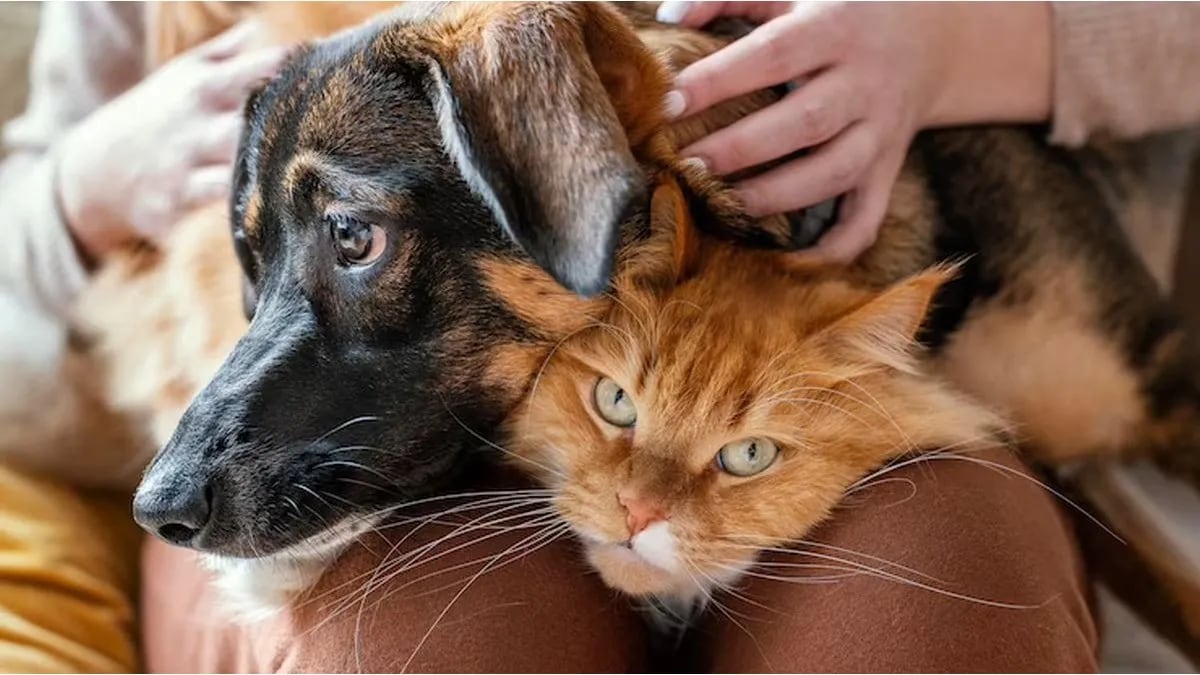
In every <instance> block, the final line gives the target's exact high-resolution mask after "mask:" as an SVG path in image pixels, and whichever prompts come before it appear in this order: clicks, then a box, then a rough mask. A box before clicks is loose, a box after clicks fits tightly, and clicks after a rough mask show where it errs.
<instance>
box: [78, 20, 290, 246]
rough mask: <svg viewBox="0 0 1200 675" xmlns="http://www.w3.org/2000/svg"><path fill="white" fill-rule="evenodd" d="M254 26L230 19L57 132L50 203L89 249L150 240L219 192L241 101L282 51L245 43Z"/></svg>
mask: <svg viewBox="0 0 1200 675" xmlns="http://www.w3.org/2000/svg"><path fill="white" fill-rule="evenodd" d="M259 30H260V29H259V27H257V26H256V25H255V24H252V23H243V24H239V25H237V26H235V27H233V28H231V29H230V30H228V31H226V32H225V33H223V34H221V35H219V36H217V37H215V38H213V39H212V40H210V41H208V42H206V43H204V44H202V45H200V46H198V47H196V48H194V49H192V50H191V51H189V52H186V53H184V54H182V55H180V56H179V57H177V58H175V59H172V60H171V61H169V62H168V63H166V64H165V65H163V66H162V67H161V68H159V69H158V70H156V71H155V72H153V73H152V74H150V76H149V77H147V78H146V79H145V80H143V81H142V82H140V83H139V84H137V85H136V86H134V87H133V88H131V89H130V90H129V91H127V92H125V93H124V94H122V95H121V96H119V97H117V98H116V99H113V100H112V101H111V102H109V103H108V104H106V105H105V106H103V107H102V108H100V109H98V110H97V111H95V112H94V113H92V114H91V115H90V116H89V117H87V118H86V119H84V120H83V121H82V122H81V123H80V124H79V125H78V126H77V127H76V128H75V129H73V130H72V131H71V133H70V135H68V136H67V138H66V139H64V141H63V147H62V151H61V155H60V163H59V166H58V178H57V190H58V196H59V203H60V204H61V206H62V210H63V216H64V218H65V219H66V221H67V224H68V227H70V229H71V230H72V232H73V234H74V235H75V238H76V240H77V241H78V242H79V243H80V245H81V247H82V248H83V249H84V251H85V252H86V253H87V254H88V255H90V256H92V257H101V256H103V255H104V254H105V253H106V252H108V251H110V250H112V249H113V248H114V247H116V246H119V245H121V244H123V243H126V242H129V241H132V240H148V241H159V240H161V238H162V237H163V236H164V235H165V234H166V233H167V232H168V231H169V230H170V227H171V226H172V225H173V224H174V223H176V222H177V221H178V220H179V219H180V217H181V216H182V215H183V214H184V213H186V212H188V211H189V210H191V209H194V208H196V207H198V206H201V205H204V204H208V203H211V202H213V201H215V200H219V199H222V198H224V197H225V196H227V195H228V193H229V187H230V180H231V178H232V174H233V158H234V154H235V153H236V150H237V142H238V137H239V134H240V133H241V126H242V118H241V107H242V105H243V102H244V100H245V98H246V96H247V94H248V92H249V90H250V88H251V87H252V86H253V85H254V83H256V82H257V81H259V80H262V79H263V78H267V77H270V76H271V75H273V74H274V73H275V72H276V70H277V68H278V66H279V64H280V62H281V61H282V59H283V57H284V54H285V49H284V48H282V47H272V48H253V47H252V43H253V40H254V38H255V37H256V35H257V32H258V31H259Z"/></svg>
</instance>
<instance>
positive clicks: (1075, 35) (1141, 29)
mask: <svg viewBox="0 0 1200 675" xmlns="http://www.w3.org/2000/svg"><path fill="white" fill-rule="evenodd" d="M1052 4H1053V8H1054V10H1053V11H1054V120H1053V130H1052V132H1051V141H1053V142H1055V143H1061V144H1064V145H1071V146H1078V145H1083V144H1084V143H1086V142H1087V141H1088V139H1089V138H1090V137H1091V136H1092V135H1094V134H1100V133H1106V134H1109V135H1112V136H1115V137H1117V138H1133V137H1138V136H1144V135H1147V134H1150V133H1154V132H1159V131H1173V130H1177V129H1180V128H1183V127H1189V126H1194V125H1197V124H1200V4H1196V3H1161V2H1147V3H1142V2H1055V3H1052Z"/></svg>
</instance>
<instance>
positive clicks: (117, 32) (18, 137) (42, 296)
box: [0, 2, 145, 317]
mask: <svg viewBox="0 0 1200 675" xmlns="http://www.w3.org/2000/svg"><path fill="white" fill-rule="evenodd" d="M139 4H140V3H128V4H124V3H107V2H102V3H57V2H50V3H46V4H44V5H43V6H42V15H41V19H40V22H39V24H40V25H39V29H38V36H37V40H36V42H35V44H34V48H33V55H32V58H31V62H30V84H29V101H28V104H27V106H26V109H25V111H24V112H23V113H22V114H21V115H20V116H18V117H17V118H15V119H14V120H12V121H11V122H10V123H9V124H8V125H6V126H5V128H4V150H5V154H6V156H5V159H4V161H3V163H2V164H0V204H3V205H4V228H5V230H6V233H7V235H8V237H7V242H6V244H5V245H4V246H3V247H0V289H7V290H8V291H9V292H15V293H17V294H19V295H22V296H25V297H28V298H31V299H33V300H34V301H36V302H37V303H38V304H39V305H41V306H43V307H44V308H46V309H48V310H50V311H51V312H53V313H54V314H56V315H57V316H60V317H65V316H66V314H67V309H68V307H69V305H70V303H71V301H72V299H73V298H74V296H75V294H76V293H78V291H79V290H80V289H81V288H82V287H83V285H84V283H86V279H87V275H86V271H85V268H84V264H83V261H82V260H81V258H80V255H79V252H78V250H77V248H76V245H75V241H74V239H73V238H72V236H71V233H70V229H69V228H68V226H67V223H66V222H65V221H64V220H63V217H62V214H61V212H60V210H59V207H58V201H57V200H58V197H57V194H58V192H57V190H56V188H55V172H56V170H57V157H58V154H59V150H60V148H61V146H62V144H63V139H64V138H65V137H66V136H68V135H69V134H70V132H71V129H72V128H73V127H74V126H75V125H76V124H78V123H79V121H81V120H82V119H84V118H85V117H87V115H88V114H90V113H91V112H92V111H93V110H95V109H96V108H98V107H100V106H101V105H103V104H104V103H105V102H107V101H109V100H111V99H112V98H114V97H116V96H117V95H119V94H120V93H121V92H123V91H124V90H125V89H127V88H129V87H130V86H132V85H133V84H135V83H136V82H137V81H138V80H140V79H141V77H142V76H143V74H144V70H145V65H144V64H145V60H144V56H143V53H144V52H143V32H144V31H143V20H142V8H141V7H140V6H139ZM81 140H82V139H81ZM84 142H86V141H84Z"/></svg>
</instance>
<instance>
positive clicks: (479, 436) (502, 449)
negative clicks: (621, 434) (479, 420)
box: [438, 395, 567, 480]
mask: <svg viewBox="0 0 1200 675" xmlns="http://www.w3.org/2000/svg"><path fill="white" fill-rule="evenodd" d="M438 399H439V400H441V402H442V407H444V408H445V409H446V412H447V413H449V414H450V417H452V418H454V421H455V422H456V423H458V425H459V426H461V427H462V428H463V430H465V431H466V432H467V433H469V434H471V435H472V436H474V437H475V439H476V440H478V441H479V442H481V443H484V444H486V445H487V446H488V447H489V448H492V449H493V450H499V451H500V452H502V453H504V454H505V455H508V456H510V457H515V458H516V459H518V460H519V461H522V462H528V463H529V464H532V465H534V466H536V467H538V468H540V469H542V470H544V471H546V472H547V473H549V474H552V475H555V476H558V477H559V478H561V479H563V480H566V478H567V477H566V476H565V475H563V473H562V472H561V471H558V470H556V469H554V468H552V467H549V466H545V465H543V464H539V463H538V462H536V461H534V460H532V459H530V458H528V457H524V456H522V455H520V454H518V453H515V452H513V451H512V450H509V449H508V448H506V447H504V446H502V445H500V444H498V443H496V442H494V441H492V440H491V439H488V438H484V436H483V435H482V434H479V433H477V432H476V431H475V430H474V429H472V428H471V427H469V426H467V423H466V422H464V421H462V418H460V417H459V416H458V415H457V414H455V412H454V411H453V410H451V409H450V406H449V405H448V404H447V403H446V400H445V399H443V398H441V396H440V395H439V396H438Z"/></svg>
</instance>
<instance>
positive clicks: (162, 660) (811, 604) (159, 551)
mask: <svg viewBox="0 0 1200 675" xmlns="http://www.w3.org/2000/svg"><path fill="white" fill-rule="evenodd" d="M981 457H984V456H981ZM985 458H986V459H988V460H990V461H994V462H999V463H1001V464H1002V465H1003V466H1006V467H1009V468H1014V467H1019V466H1020V465H1019V463H1018V462H1017V461H1016V460H1014V459H1013V458H1011V457H1007V456H1005V455H1003V454H1000V453H996V454H994V455H989V456H986V457H985ZM1020 470H1021V472H1022V475H1024V476H1028V474H1027V473H1026V472H1024V469H1020ZM887 477H888V478H889V479H890V480H887V481H882V482H879V483H877V484H876V485H874V486H872V487H870V488H867V489H865V490H862V491H860V492H858V493H856V494H855V495H853V496H852V497H851V498H850V499H849V500H848V501H847V503H846V504H844V505H843V506H842V507H840V508H839V510H838V512H837V513H836V514H835V516H834V518H833V519H832V520H831V521H830V522H829V523H827V524H826V525H825V526H823V527H821V528H820V529H819V531H818V532H816V533H815V534H814V536H813V538H812V539H813V541H815V542H817V543H816V544H810V545H801V546H798V547H797V548H796V551H798V553H792V554H787V555H778V556H776V557H774V558H773V559H772V562H774V563H782V564H772V565H767V566H764V567H762V568H761V569H760V571H759V572H760V573H761V574H764V575H768V576H779V577H793V576H794V577H796V580H773V579H766V578H752V579H750V580H749V581H748V583H746V584H744V585H742V586H741V587H739V588H738V590H737V594H736V596H734V595H726V596H718V598H717V601H718V603H719V605H720V606H719V607H715V606H714V607H712V608H710V610H709V611H708V612H707V614H706V615H705V617H704V618H703V619H702V621H701V622H700V624H699V625H698V626H697V628H696V629H695V630H694V632H693V635H692V639H689V640H687V641H685V642H684V648H685V649H686V652H687V653H685V654H680V655H678V656H677V657H676V658H677V659H678V662H679V663H686V664H687V665H688V667H689V668H692V669H696V670H718V671H724V670H737V671H768V670H780V671H796V670H808V671H843V670H857V671H889V670H904V671H932V670H951V671H979V670H988V671H993V672H1003V671H1014V670H1042V671H1060V670H1071V671H1088V670H1095V668H1096V663H1095V654H1096V651H1097V640H1098V638H1097V634H1096V629H1095V625H1094V622H1093V620H1092V617H1091V615H1090V613H1089V609H1088V606H1087V597H1086V594H1087V591H1086V584H1085V582H1084V572H1083V569H1082V565H1081V563H1080V561H1079V558H1078V554H1077V552H1076V549H1075V546H1074V543H1073V541H1072V537H1071V532H1070V528H1069V525H1068V524H1067V521H1066V519H1065V517H1064V516H1063V515H1062V513H1061V512H1060V510H1059V506H1058V505H1057V504H1055V502H1054V498H1053V497H1052V496H1051V495H1049V494H1048V493H1047V492H1046V491H1045V490H1043V489H1042V488H1040V487H1038V486H1037V485H1035V484H1034V483H1033V482H1031V481H1030V480H1027V479H1023V478H1020V477H1018V476H1016V475H1013V474H1012V473H1010V472H1003V471H999V470H996V469H995V468H992V467H988V466H982V465H979V464H977V463H970V462H968V461H966V460H962V459H943V460H936V461H932V462H924V463H920V464H916V465H914V466H910V467H907V468H904V469H900V470H897V471H895V472H892V473H890V474H888V476H887ZM474 516H478V513H475V514H472V516H471V517H474ZM464 517H465V516H464ZM468 519H469V518H468ZM459 522H460V523H461V522H463V521H462V520H460V521H459ZM514 522H515V519H512V520H508V521H505V524H509V525H511V524H513V523H514ZM539 522H545V521H544V520H543V521H539ZM479 524H480V523H479V522H477V523H476V525H477V526H478V525H479ZM450 527H451V526H449V525H437V526H433V525H425V526H422V527H421V528H420V529H418V530H417V531H416V532H415V533H413V532H412V527H411V526H409V528H408V530H406V532H407V533H409V534H408V537H407V538H404V536H403V535H401V533H400V532H399V531H398V530H399V529H400V528H394V530H396V531H389V532H387V533H386V536H387V537H388V539H389V540H390V542H391V543H386V542H385V541H384V540H383V539H379V538H375V539H372V540H370V541H368V542H365V543H364V546H361V547H360V546H356V547H354V548H353V549H352V550H351V551H349V552H348V553H347V554H346V555H345V556H344V557H343V558H342V559H341V560H340V561H339V562H338V563H336V564H335V565H334V567H333V568H332V569H331V570H330V571H329V572H328V573H327V574H326V575H325V577H324V578H323V579H322V580H321V581H320V582H319V584H318V585H317V588H315V589H314V590H313V591H312V592H311V593H309V594H308V596H307V597H306V599H305V600H304V601H302V602H301V603H299V604H298V606H297V607H296V609H294V610H292V611H291V612H290V613H288V614H287V615H286V616H284V617H281V618H280V620H278V621H275V622H273V623H270V624H267V625H261V626H255V627H250V628H242V627H237V626H234V625H231V624H229V623H228V622H227V621H226V620H224V619H223V618H222V617H221V615H220V611H219V609H217V608H216V607H215V605H214V603H213V597H212V589H211V587H210V586H209V584H208V577H207V574H206V573H205V572H203V571H202V570H201V569H200V568H199V567H198V566H197V564H196V560H195V558H194V556H193V555H191V554H189V553H188V552H185V551H180V550H177V549H172V548H170V547H168V546H166V545H165V544H162V543H158V542H153V541H152V542H149V543H148V544H147V547H146V551H145V555H144V568H143V576H144V580H143V595H142V603H143V633H144V635H143V638H144V641H143V642H144V645H145V648H146V658H147V665H148V667H149V668H150V669H151V670H152V671H171V672H179V671H214V670H215V671H248V670H289V671H324V672H338V671H361V672H384V671H388V672H394V671H398V670H405V669H407V670H418V671H568V672H570V671H587V672H597V671H599V672H607V671H631V670H632V671H637V670H646V669H649V668H653V667H656V666H658V667H665V668H667V669H669V668H671V667H672V666H673V665H675V664H665V665H664V664H653V663H649V662H648V661H647V658H648V657H647V654H648V653H649V652H648V643H649V638H648V637H647V632H646V630H645V629H644V628H643V625H644V622H643V617H642V616H641V614H640V613H639V611H638V609H637V608H636V606H635V605H634V603H632V602H631V601H629V600H628V599H626V598H623V597H621V596H619V595H617V594H616V593H614V592H613V591H610V590H609V589H606V588H604V587H603V585H602V584H601V582H600V580H599V579H598V578H597V577H596V576H595V575H594V574H591V573H589V572H588V570H587V568H586V566H585V564H584V562H583V560H582V558H581V557H580V556H579V555H578V552H577V550H576V549H575V547H574V545H573V544H572V543H571V542H570V541H569V539H567V538H560V539H557V540H554V541H551V542H549V543H546V542H547V540H543V539H538V538H537V537H538V532H550V531H549V530H545V529H539V528H528V529H521V530H513V531H510V532H505V533H500V532H499V530H496V529H482V528H480V529H475V530H473V531H472V532H470V533H469V534H462V535H460V536H459V537H458V538H456V539H452V540H447V541H444V542H442V543H441V544H439V545H438V546H437V547H434V548H429V547H426V548H422V546H427V545H428V544H429V543H430V542H432V541H434V540H435V539H438V538H440V537H442V536H444V535H445V534H446V533H447V532H448V531H449V529H450ZM482 537H488V538H487V539H486V540H482V541H480V539H481V538H482ZM401 539H404V541H403V542H402V543H400V545H398V546H393V545H392V543H395V542H398V541H400V540H401ZM468 542H475V543H472V544H470V545H464V544H467V543H468ZM539 544H546V545H544V546H539ZM514 546H515V547H517V548H516V549H514V550H513V553H516V552H520V551H521V550H523V549H522V547H524V548H525V549H534V548H535V547H536V550H532V551H531V552H530V553H528V555H525V556H523V557H521V558H520V559H514V557H513V555H512V554H510V555H509V556H506V557H499V558H495V556H497V555H498V554H501V553H502V552H503V551H505V550H508V549H510V548H512V547H514ZM799 551H807V553H799ZM381 560H382V561H385V562H384V563H383V565H384V566H383V567H382V568H381V566H380V563H381ZM387 561H390V562H387ZM489 565H490V567H489ZM485 568H486V569H485ZM804 577H808V579H807V580H806V581H805V580H804ZM814 577H815V578H814Z"/></svg>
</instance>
